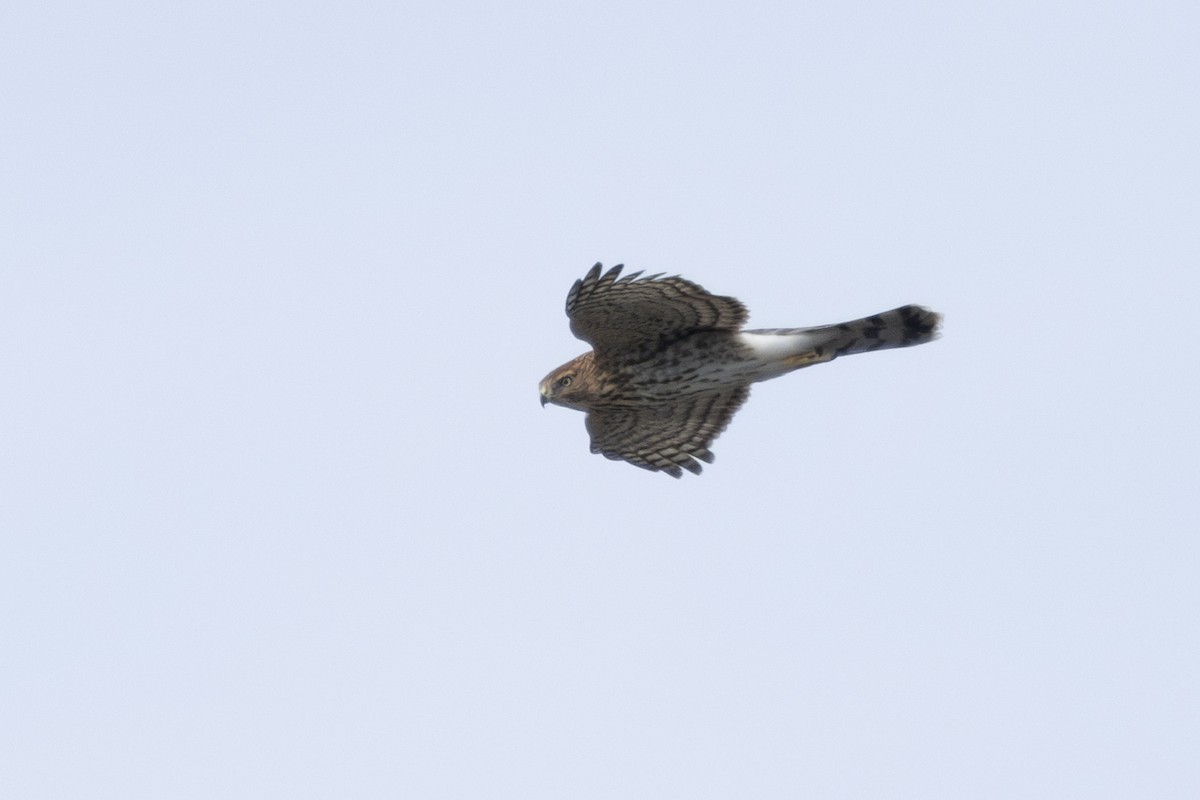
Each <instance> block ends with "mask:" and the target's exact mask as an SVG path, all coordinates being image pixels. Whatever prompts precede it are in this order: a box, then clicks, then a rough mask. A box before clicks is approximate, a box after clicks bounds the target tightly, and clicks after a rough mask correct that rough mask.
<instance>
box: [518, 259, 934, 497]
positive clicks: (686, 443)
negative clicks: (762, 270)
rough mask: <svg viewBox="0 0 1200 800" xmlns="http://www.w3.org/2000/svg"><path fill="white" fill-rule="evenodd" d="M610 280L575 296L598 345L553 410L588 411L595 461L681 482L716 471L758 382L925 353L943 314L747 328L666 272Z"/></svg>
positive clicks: (720, 300) (579, 288) (557, 380)
mask: <svg viewBox="0 0 1200 800" xmlns="http://www.w3.org/2000/svg"><path fill="white" fill-rule="evenodd" d="M623 266H624V265H622V264H618V265H617V266H615V267H613V268H612V269H610V270H609V271H608V272H605V273H604V274H601V272H600V270H601V265H600V264H596V265H595V266H594V267H592V268H591V270H589V271H588V273H587V275H585V276H584V277H583V278H582V279H581V280H577V281H575V285H574V286H572V287H571V291H570V292H568V293H567V317H568V318H569V319H570V320H571V332H572V333H574V334H575V335H576V336H577V337H579V338H580V339H583V340H584V341H585V342H587V343H588V344H590V345H591V346H592V348H593V349H592V350H591V352H588V353H584V354H583V355H581V356H579V357H578V358H575V359H572V360H571V361H568V362H567V363H566V364H563V365H562V366H561V367H559V368H558V369H556V370H554V371H553V372H551V373H550V374H549V375H547V376H546V377H545V378H543V379H542V382H541V385H540V386H539V387H538V388H539V391H540V392H541V396H542V405H543V406H545V405H546V404H547V403H553V404H555V405H559V406H565V407H567V408H574V409H578V410H580V411H585V412H587V422H586V424H587V430H588V433H589V434H590V435H591V437H592V452H593V453H599V454H601V455H604V456H606V457H608V458H611V459H616V460H622V461H628V462H629V463H630V464H633V465H634V466H638V467H642V468H643V469H648V470H655V471H658V470H661V471H663V472H665V473H667V474H668V475H671V476H673V477H676V478H678V477H680V476H682V475H683V470H685V469H686V470H688V471H689V472H693V473H696V474H699V473H700V470H701V466H700V462H701V461H704V462H708V463H712V460H713V454H712V451H711V450H709V446H710V445H711V444H712V442H713V440H714V439H716V438H717V436H719V435H720V434H721V432H722V431H723V430H725V427H726V426H727V425H728V424H729V420H730V419H731V418H732V417H733V414H734V412H736V411H737V410H738V408H739V407H741V405H742V403H744V402H746V398H747V397H748V396H749V394H750V384H752V383H754V382H755V381H765V380H769V379H771V378H778V377H779V376H780V375H783V374H785V373H788V372H791V371H793V370H797V369H800V368H802V367H810V366H812V365H813V364H821V363H824V362H826V361H832V360H833V359H835V358H837V357H838V356H843V355H850V354H852V353H867V352H870V351H872V350H886V349H888V348H892V347H910V346H912V345H916V344H924V343H925V342H928V341H931V340H933V339H934V338H935V337H936V336H937V328H938V324H939V323H940V322H941V316H940V315H939V314H936V313H934V312H933V311H930V310H928V309H926V308H922V307H921V306H913V305H908V306H901V307H900V308H897V309H893V310H892V311H884V312H882V313H880V314H875V315H873V316H870V317H863V318H862V319H857V320H854V321H853V322H843V323H841V324H840V325H821V326H818V327H815V328H771V329H762V330H742V326H743V325H744V324H745V322H746V318H747V317H748V316H749V315H748V312H747V311H746V307H745V306H743V305H742V304H741V303H740V302H738V301H737V300H735V299H734V298H732V297H721V296H719V295H715V294H711V293H710V292H707V291H705V290H704V288H703V287H701V286H698V285H697V284H695V283H692V282H691V281H688V280H684V279H683V278H680V277H678V276H669V277H663V276H662V274H661V273H660V274H658V275H647V276H645V277H641V275H642V273H641V272H634V273H631V274H628V275H624V276H622V275H621V270H622V268H623Z"/></svg>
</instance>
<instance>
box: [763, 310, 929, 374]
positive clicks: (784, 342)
mask: <svg viewBox="0 0 1200 800" xmlns="http://www.w3.org/2000/svg"><path fill="white" fill-rule="evenodd" d="M941 321H942V316H941V315H940V314H937V313H935V312H933V311H930V310H929V309H927V308H922V307H921V306H901V307H900V308H896V309H892V310H891V311H884V312H883V313H881V314H873V315H872V316H869V317H863V318H862V319H856V320H854V321H853V322H843V323H842V324H840V325H821V326H818V327H815V328H772V329H769V330H754V331H742V334H741V341H742V344H744V345H746V346H747V347H749V348H750V349H751V350H752V351H753V352H754V353H755V354H756V355H757V356H758V357H759V358H760V359H762V362H763V363H765V364H767V365H768V366H767V367H766V368H764V369H762V370H760V371H759V372H758V374H757V376H756V377H755V378H754V380H766V379H767V378H773V377H775V376H776V375H782V374H783V373H785V372H791V371H792V370H794V369H800V368H801V367H808V366H812V365H813V364H821V363H823V362H825V361H832V360H833V359H835V358H837V357H838V356H845V355H850V354H852V353H869V352H871V351H872V350H886V349H888V348H892V347H911V346H912V345H914V344H924V343H925V342H929V341H932V340H933V339H935V338H937V335H938V325H939V324H940V323H941Z"/></svg>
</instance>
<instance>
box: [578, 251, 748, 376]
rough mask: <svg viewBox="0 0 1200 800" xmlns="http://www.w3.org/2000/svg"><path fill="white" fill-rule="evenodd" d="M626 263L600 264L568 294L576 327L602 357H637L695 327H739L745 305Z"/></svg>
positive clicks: (732, 328)
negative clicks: (626, 269)
mask: <svg viewBox="0 0 1200 800" xmlns="http://www.w3.org/2000/svg"><path fill="white" fill-rule="evenodd" d="M622 266H623V265H622V264H618V265H617V266H615V267H613V268H612V269H610V270H609V271H608V272H606V273H604V274H603V275H601V274H600V264H596V266H594V267H592V268H591V269H590V270H589V271H588V274H587V275H585V276H584V277H583V278H582V279H581V280H578V281H575V285H574V286H572V287H571V291H570V292H569V293H568V294H567V317H569V318H570V320H571V332H572V333H574V334H575V335H576V336H578V337H579V338H580V339H583V340H584V341H585V342H588V343H589V344H590V345H591V346H592V349H593V350H595V351H596V357H597V358H598V359H601V360H607V359H617V360H620V361H637V360H640V359H641V358H642V357H644V356H646V355H649V353H651V352H653V351H654V350H656V349H658V348H659V347H661V346H662V345H663V344H665V343H668V342H671V341H673V340H675V339H678V338H679V337H681V336H683V335H684V334H687V333H690V332H691V331H695V330H732V331H736V330H740V329H741V327H742V325H744V324H745V322H746V317H747V316H748V314H747V312H746V307H745V306H743V305H742V304H741V303H739V302H738V301H737V300H735V299H733V298H732V297H721V296H719V295H715V294H711V293H709V292H707V291H705V290H704V287H702V286H699V285H697V284H695V283H692V282H691V281H687V280H684V279H683V278H680V277H667V278H664V277H660V276H659V275H648V276H646V277H644V278H639V276H640V275H641V274H642V273H640V272H634V273H631V274H629V275H625V276H624V277H620V275H621V268H622Z"/></svg>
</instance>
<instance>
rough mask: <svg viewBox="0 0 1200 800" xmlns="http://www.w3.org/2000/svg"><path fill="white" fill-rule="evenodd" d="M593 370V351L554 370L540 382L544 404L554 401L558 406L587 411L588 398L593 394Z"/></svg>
mask: <svg viewBox="0 0 1200 800" xmlns="http://www.w3.org/2000/svg"><path fill="white" fill-rule="evenodd" d="M592 372H593V361H592V354H591V353H584V354H583V355H581V356H579V357H578V358H575V359H572V360H571V361H568V362H567V363H566V364H563V365H562V366H561V367H559V368H558V369H556V370H553V371H552V372H551V373H550V374H549V375H547V376H546V377H544V378H542V382H541V383H540V384H538V392H539V393H541V395H542V405H543V406H544V405H546V403H554V405H556V406H566V407H567V408H575V409H579V410H580V411H587V410H588V400H590V399H591V397H592V395H593V392H592V383H593V381H592Z"/></svg>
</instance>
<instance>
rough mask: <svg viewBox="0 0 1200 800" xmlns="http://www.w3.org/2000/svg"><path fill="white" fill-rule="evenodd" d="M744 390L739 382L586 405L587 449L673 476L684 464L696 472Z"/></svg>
mask: <svg viewBox="0 0 1200 800" xmlns="http://www.w3.org/2000/svg"><path fill="white" fill-rule="evenodd" d="M749 396H750V387H749V386H747V385H745V384H743V385H739V386H727V387H724V388H722V389H715V390H713V391H711V392H704V393H700V394H690V395H684V396H683V397H679V398H676V399H673V400H671V401H668V402H665V403H656V404H653V405H644V406H625V407H622V408H607V409H601V410H595V411H591V412H589V413H588V415H587V429H588V433H590V434H591V436H592V452H593V453H600V454H601V455H603V456H606V457H608V458H612V459H619V460H624V461H628V462H629V463H630V464H633V465H634V466H638V467H641V468H643V469H649V470H655V471H657V470H662V471H663V472H666V473H667V474H668V475H671V476H673V477H676V478H678V477H681V476H682V475H683V470H685V469H686V470H688V471H689V472H694V473H696V474H697V475H699V474H700V469H701V467H700V462H701V461H705V462H708V463H710V464H711V463H712V460H713V454H712V451H711V450H709V449H708V448H709V445H711V444H712V442H713V440H714V439H716V438H717V436H719V435H720V433H721V431H723V430H725V426H727V425H728V424H729V420H730V419H732V418H733V415H734V412H736V411H737V410H738V408H740V407H741V405H742V403H744V402H746V398H747V397H749Z"/></svg>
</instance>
